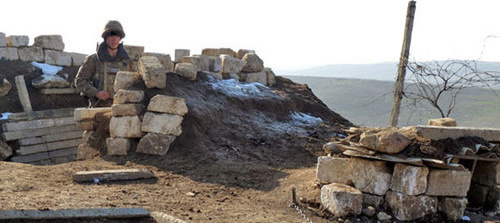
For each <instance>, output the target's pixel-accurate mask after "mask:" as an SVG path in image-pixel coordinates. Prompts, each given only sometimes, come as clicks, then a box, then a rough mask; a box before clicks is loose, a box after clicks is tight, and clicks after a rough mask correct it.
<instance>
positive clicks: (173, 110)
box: [148, 94, 188, 116]
mask: <svg viewBox="0 0 500 223" xmlns="http://www.w3.org/2000/svg"><path fill="white" fill-rule="evenodd" d="M148 111H152V112H159V113H165V114H172V115H181V116H184V115H185V114H186V113H187V112H188V108H187V106H186V101H185V100H184V98H179V97H172V96H166V95H161V94H158V95H155V96H154V97H152V98H151V100H150V101H149V104H148Z"/></svg>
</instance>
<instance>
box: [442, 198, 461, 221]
mask: <svg viewBox="0 0 500 223" xmlns="http://www.w3.org/2000/svg"><path fill="white" fill-rule="evenodd" d="M466 207H467V198H454V197H440V198H439V211H442V212H444V213H445V215H446V217H447V218H448V220H451V221H458V220H460V219H461V218H462V216H463V215H464V212H465V208H466Z"/></svg>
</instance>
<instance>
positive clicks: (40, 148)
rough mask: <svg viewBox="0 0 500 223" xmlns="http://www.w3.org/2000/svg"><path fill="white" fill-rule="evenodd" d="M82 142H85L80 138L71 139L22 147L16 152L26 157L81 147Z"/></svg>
mask: <svg viewBox="0 0 500 223" xmlns="http://www.w3.org/2000/svg"><path fill="white" fill-rule="evenodd" d="M82 141H83V140H82V138H79V139H70V140H64V141H57V142H51V143H44V144H38V145H34V146H21V147H20V148H19V149H18V150H16V153H17V154H19V155H22V156H24V155H29V154H34V153H41V152H47V151H52V150H58V149H63V148H71V147H75V146H78V145H80V144H81V143H82Z"/></svg>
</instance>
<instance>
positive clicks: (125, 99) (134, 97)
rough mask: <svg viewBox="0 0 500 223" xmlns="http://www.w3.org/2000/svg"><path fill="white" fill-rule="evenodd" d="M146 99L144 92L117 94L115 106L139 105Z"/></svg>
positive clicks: (122, 91)
mask: <svg viewBox="0 0 500 223" xmlns="http://www.w3.org/2000/svg"><path fill="white" fill-rule="evenodd" d="M143 99H144V91H138V90H124V89H121V90H119V91H118V92H116V94H115V96H114V98H113V104H125V103H138V102H141V101H142V100H143Z"/></svg>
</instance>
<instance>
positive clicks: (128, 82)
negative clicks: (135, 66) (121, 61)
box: [113, 71, 141, 92]
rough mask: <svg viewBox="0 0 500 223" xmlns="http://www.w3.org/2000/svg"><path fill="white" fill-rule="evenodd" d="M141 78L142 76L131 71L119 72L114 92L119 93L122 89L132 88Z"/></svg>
mask: <svg viewBox="0 0 500 223" xmlns="http://www.w3.org/2000/svg"><path fill="white" fill-rule="evenodd" d="M140 78H141V74H140V73H138V72H131V71H118V73H116V77H115V83H114V84H113V90H114V91H115V92H118V91H119V90H120V89H125V88H127V87H129V86H132V85H133V84H134V83H135V82H136V81H137V80H139V79H140Z"/></svg>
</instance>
